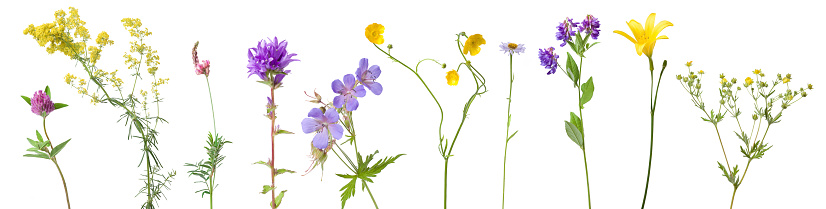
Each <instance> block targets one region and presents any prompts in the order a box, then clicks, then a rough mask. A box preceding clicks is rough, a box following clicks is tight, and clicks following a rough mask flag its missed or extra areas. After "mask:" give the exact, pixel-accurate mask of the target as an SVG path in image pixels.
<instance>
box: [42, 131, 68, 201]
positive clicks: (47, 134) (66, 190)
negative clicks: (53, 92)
mask: <svg viewBox="0 0 826 209" xmlns="http://www.w3.org/2000/svg"><path fill="white" fill-rule="evenodd" d="M43 134H44V135H46V140H48V141H49V146H50V147H52V150H54V147H53V146H52V140H51V139H49V132H46V118H45V117H44V118H43ZM51 160H52V162H53V163H54V166H55V167H57V172H58V173H60V180H61V181H63V192H64V193H66V206H67V207H69V209H72V204H70V203H69V189H68V188H67V187H66V178H63V171H62V170H60V166H59V165H57V158H56V157H52V158H51Z"/></svg>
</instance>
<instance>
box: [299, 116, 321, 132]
mask: <svg viewBox="0 0 826 209" xmlns="http://www.w3.org/2000/svg"><path fill="white" fill-rule="evenodd" d="M320 128H321V123H319V122H318V120H316V119H312V118H304V120H302V121H301V129H302V130H304V133H305V134H309V133H312V132H316V131H318V129H320Z"/></svg>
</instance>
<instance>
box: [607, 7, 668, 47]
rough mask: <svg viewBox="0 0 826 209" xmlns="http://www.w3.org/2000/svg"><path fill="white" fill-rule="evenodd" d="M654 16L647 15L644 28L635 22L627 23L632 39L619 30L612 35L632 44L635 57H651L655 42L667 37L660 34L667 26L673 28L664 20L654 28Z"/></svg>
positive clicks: (653, 14)
mask: <svg viewBox="0 0 826 209" xmlns="http://www.w3.org/2000/svg"><path fill="white" fill-rule="evenodd" d="M654 16H656V13H651V15H648V19H646V20H645V28H643V27H642V25H641V24H640V23H639V22H637V21H636V20H631V21H628V22H627V24H628V27H629V28H631V33H633V34H634V38H631V36H629V35H628V34H627V33H625V32H622V31H619V30H615V31H614V33H617V34H620V35H622V36H625V38H627V39H628V40H629V41H631V43H634V46H635V47H636V48H637V55H642V54H643V53H645V56H648V57H651V54H653V53H654V45H655V44H656V43H657V40H659V39H668V36H660V35H659V34H660V32H661V31H662V30H663V29H665V28H666V27H668V26H674V24H671V22H669V21H666V20H663V21H660V22H659V23H657V25H656V26H655V25H654Z"/></svg>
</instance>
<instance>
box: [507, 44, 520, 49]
mask: <svg viewBox="0 0 826 209" xmlns="http://www.w3.org/2000/svg"><path fill="white" fill-rule="evenodd" d="M518 46H519V45H516V44H515V43H508V48H510V49H511V50H515V49H516V47H518Z"/></svg>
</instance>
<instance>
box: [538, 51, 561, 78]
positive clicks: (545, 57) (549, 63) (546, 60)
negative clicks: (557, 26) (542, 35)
mask: <svg viewBox="0 0 826 209" xmlns="http://www.w3.org/2000/svg"><path fill="white" fill-rule="evenodd" d="M558 59H559V55H558V54H556V53H554V47H548V48H547V49H539V62H540V64H541V65H542V66H545V69H550V71H548V75H550V74H554V73H556V68H558V67H559V61H558Z"/></svg>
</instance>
